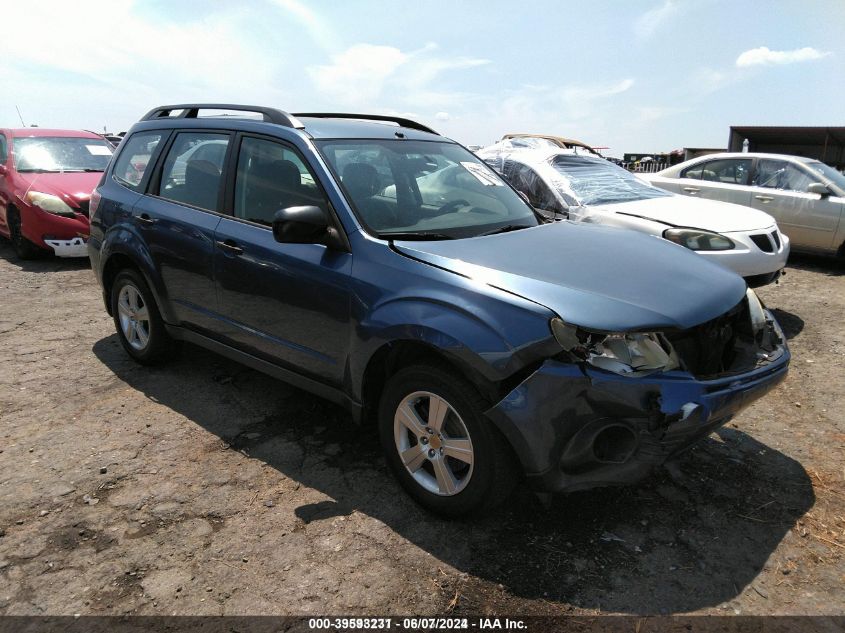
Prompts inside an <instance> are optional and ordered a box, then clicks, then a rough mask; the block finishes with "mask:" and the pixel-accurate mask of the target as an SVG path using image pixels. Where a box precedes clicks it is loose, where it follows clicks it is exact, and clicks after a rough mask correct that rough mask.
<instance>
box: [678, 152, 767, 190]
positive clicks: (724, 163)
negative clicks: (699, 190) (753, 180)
mask: <svg viewBox="0 0 845 633" xmlns="http://www.w3.org/2000/svg"><path fill="white" fill-rule="evenodd" d="M699 171H700V175H699V176H689V175H687V178H692V177H694V178H701V179H702V180H710V181H712V182H720V183H722V184H725V185H747V184H748V174H749V173H750V172H751V159H750V158H739V159H737V158H727V159H721V160H713V161H710V162H708V163H704V165H701V166H700V167H699Z"/></svg>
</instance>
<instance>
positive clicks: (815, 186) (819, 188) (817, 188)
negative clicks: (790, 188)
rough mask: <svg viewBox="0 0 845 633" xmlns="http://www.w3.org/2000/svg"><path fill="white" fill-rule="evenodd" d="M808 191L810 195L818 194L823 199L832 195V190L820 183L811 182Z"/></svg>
mask: <svg viewBox="0 0 845 633" xmlns="http://www.w3.org/2000/svg"><path fill="white" fill-rule="evenodd" d="M807 191H809V192H810V193H817V194H819V195H820V196H821V197H822V198H824V197H826V196H829V195H830V189H828V188H827V185H823V184H822V183H820V182H811V183H810V185H809V186H808V187H807Z"/></svg>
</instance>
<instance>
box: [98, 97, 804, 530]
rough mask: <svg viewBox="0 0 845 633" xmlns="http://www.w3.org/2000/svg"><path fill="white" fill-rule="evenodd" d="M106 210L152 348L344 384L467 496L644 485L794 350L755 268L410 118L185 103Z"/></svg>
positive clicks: (112, 183) (132, 306)
mask: <svg viewBox="0 0 845 633" xmlns="http://www.w3.org/2000/svg"><path fill="white" fill-rule="evenodd" d="M223 111H226V112H229V113H230V114H229V115H227V116H224V115H222V114H221V113H222V112H223ZM233 112H234V113H235V116H232V115H231V113H233ZM247 113H251V114H247ZM90 209H91V238H90V241H89V253H90V257H91V263H92V266H93V269H94V271H95V272H96V275H97V278H98V280H99V282H100V284H101V285H102V288H103V298H104V299H105V304H106V309H107V310H108V312H109V313H110V314H111V315H112V316H113V318H114V322H115V326H116V329H117V334H118V337H119V338H120V341H121V343H122V344H123V347H124V348H125V349H126V351H127V353H128V354H129V355H130V356H132V357H133V358H134V359H135V360H137V361H138V362H141V363H154V362H158V361H161V360H162V359H164V358H165V357H167V356H168V354H169V353H170V352H171V351H172V350H173V349H174V342H175V341H188V342H191V343H194V344H197V345H200V346H202V347H205V348H208V349H211V350H214V351H216V352H219V353H220V354H223V355H224V356H227V357H229V358H232V359H235V360H237V361H240V362H242V363H244V364H246V365H248V366H250V367H252V368H255V369H257V370H260V371H263V372H266V373H268V374H271V375H273V376H276V377H278V378H280V379H282V380H285V381H287V382H289V383H292V384H293V385H296V386H298V387H301V388H302V389H305V390H308V391H310V392H313V393H315V394H317V395H319V396H321V397H324V398H328V399H330V400H333V401H335V402H338V403H341V404H342V405H344V406H345V407H346V408H347V409H348V410H349V411H350V412H351V414H352V417H353V418H354V419H355V420H356V421H359V422H370V421H371V420H373V421H375V423H377V424H378V426H379V433H380V437H381V441H382V444H383V447H384V451H385V454H386V457H387V461H388V463H389V464H390V466H391V468H392V470H393V471H394V473H395V474H396V476H397V477H398V479H399V481H400V482H401V483H402V485H403V487H404V488H405V489H406V490H407V491H408V493H410V494H411V495H412V496H413V497H414V498H415V499H416V500H417V501H418V502H419V503H421V504H422V505H423V506H425V507H426V508H428V509H430V510H433V511H435V512H438V513H441V514H444V515H448V516H457V515H462V514H467V513H472V512H476V511H480V510H484V509H486V508H489V507H491V506H493V505H495V504H496V503H498V502H501V501H503V500H504V499H506V498H507V496H508V493H509V492H510V491H511V490H512V489H513V486H514V484H515V483H516V482H517V481H518V479H519V478H520V474H524V475H525V476H526V477H527V479H528V481H529V483H530V484H532V485H533V486H534V487H535V488H536V489H538V490H543V491H567V490H576V489H583V488H589V487H593V486H602V485H611V484H622V483H630V482H633V481H635V480H636V479H637V478H639V477H642V476H643V475H645V474H646V473H647V472H648V471H649V470H650V469H651V468H653V467H654V466H655V465H658V464H660V463H662V462H664V461H665V460H666V459H667V458H668V457H670V456H672V455H674V454H676V453H677V452H679V451H681V450H683V449H684V448H686V447H688V446H689V445H690V444H691V443H693V442H694V441H696V440H697V439H699V438H701V437H703V436H706V435H707V434H708V433H710V432H711V431H712V430H713V429H714V428H716V427H718V426H720V425H722V424H724V423H725V422H726V421H727V420H729V419H730V418H731V417H732V416H734V415H735V414H736V413H737V412H738V411H739V410H740V409H742V408H743V407H745V406H746V405H748V404H749V403H751V402H752V401H753V400H755V399H756V398H758V397H760V396H761V395H763V394H764V393H766V392H767V391H769V390H770V389H772V388H773V387H774V386H775V385H776V384H778V382H780V381H781V380H782V379H783V378H784V377H785V375H786V371H787V365H788V363H789V352H788V350H787V348H786V345H785V342H784V337H783V334H782V333H781V330H780V328H779V326H778V324H777V323H776V321H775V319H774V318H773V317H772V315H771V313H769V312H768V311H767V310H766V309H765V308H764V307H763V306H762V305H761V303H760V301H759V300H758V299H757V296H756V295H755V294H754V292H753V291H751V290H749V289H747V288H746V286H745V283H744V282H743V281H742V279H741V278H740V277H738V276H736V275H735V274H734V273H732V272H730V271H728V270H726V269H724V268H721V267H719V266H717V265H716V264H712V263H710V262H708V261H706V260H705V259H704V258H702V257H699V256H698V255H696V254H695V253H692V252H690V251H689V250H687V249H685V248H683V247H681V246H677V245H675V244H671V243H669V242H666V241H665V240H661V239H659V238H655V237H651V236H647V235H643V234H640V233H636V232H632V231H624V230H620V229H615V228H609V227H602V226H593V225H586V224H576V223H569V222H566V221H563V222H555V223H550V224H549V223H544V221H543V220H542V218H541V216H539V215H538V214H537V212H535V210H534V209H533V208H532V207H531V206H530V205H529V204H528V203H527V202H525V200H524V199H523V198H522V197H521V196H520V195H519V194H518V193H517V192H516V191H515V190H514V189H512V188H511V187H510V186H509V185H508V184H507V183H505V182H504V181H503V180H502V179H501V178H500V177H499V176H498V175H497V174H496V173H495V172H494V171H492V170H491V169H490V168H489V167H487V166H486V165H485V164H484V163H483V162H482V161H481V160H479V159H478V158H477V157H476V156H474V155H473V154H472V153H471V152H469V151H468V150H467V149H465V148H464V147H462V146H461V145H459V144H457V143H455V142H454V141H451V140H449V139H446V138H443V137H441V136H439V135H438V134H437V133H435V132H434V131H432V130H430V129H428V128H427V127H425V126H423V125H420V124H419V123H415V122H413V121H410V120H407V119H401V118H394V117H382V116H376V115H361V114H355V115H345V114H300V115H291V114H287V113H285V112H282V111H280V110H276V109H271V108H263V107H252V106H233V105H220V104H208V105H202V104H188V105H178V106H177V105H174V106H163V107H160V108H156V109H154V110H152V111H151V112H150V113H148V114H147V115H146V116H145V117H144V118H143V120H142V121H140V122H139V123H138V124H136V125H135V126H134V127H133V128H132V129H131V130H130V132H129V134H128V135H127V136H126V138H125V139H124V141H123V142H122V143H121V145H120V148H119V150H118V151H117V153H116V155H115V156H114V158H113V159H112V161H111V164H110V166H109V168H108V170H107V172H106V173H105V174H104V176H103V180H102V181H101V183H100V185H99V187H98V188H97V190H96V191H95V194H94V196H93V197H92V200H91V207H90Z"/></svg>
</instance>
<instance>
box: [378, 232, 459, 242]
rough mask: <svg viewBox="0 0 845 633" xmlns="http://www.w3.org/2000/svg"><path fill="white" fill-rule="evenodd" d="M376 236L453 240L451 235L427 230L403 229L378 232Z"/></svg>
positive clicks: (389, 238)
mask: <svg viewBox="0 0 845 633" xmlns="http://www.w3.org/2000/svg"><path fill="white" fill-rule="evenodd" d="M378 236H379V237H380V238H381V239H384V240H453V239H455V238H454V237H452V236H451V235H446V234H445V233H433V232H429V231H405V232H398V231H397V232H396V233H379V234H378Z"/></svg>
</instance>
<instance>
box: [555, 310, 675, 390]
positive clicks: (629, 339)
mask: <svg viewBox="0 0 845 633" xmlns="http://www.w3.org/2000/svg"><path fill="white" fill-rule="evenodd" d="M551 329H552V334H554V337H555V340H557V342H558V343H559V344H560V346H561V347H563V349H565V350H566V351H567V352H569V353H570V354H572V355H573V356H575V357H576V358H579V359H581V360H582V361H584V362H586V363H589V364H590V365H592V366H593V367H598V368H599V369H604V370H605V371H610V372H613V373H615V374H619V375H621V376H644V375H647V374H651V373H655V372H660V371H670V370H672V369H677V368H678V367H680V365H681V364H680V362H679V361H678V355H677V354H676V353H675V350H673V349H672V346H671V345H670V344H669V341H667V340H666V338H665V337H664V336H663V335H662V334H660V333H658V332H631V333H627V332H620V333H618V334H616V333H613V334H600V333H597V332H589V331H587V330H584V329H582V328H579V327H575V326H574V325H569V324H568V323H566V322H564V321H563V320H561V319H558V318H554V319H552V321H551Z"/></svg>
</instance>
